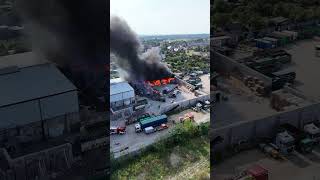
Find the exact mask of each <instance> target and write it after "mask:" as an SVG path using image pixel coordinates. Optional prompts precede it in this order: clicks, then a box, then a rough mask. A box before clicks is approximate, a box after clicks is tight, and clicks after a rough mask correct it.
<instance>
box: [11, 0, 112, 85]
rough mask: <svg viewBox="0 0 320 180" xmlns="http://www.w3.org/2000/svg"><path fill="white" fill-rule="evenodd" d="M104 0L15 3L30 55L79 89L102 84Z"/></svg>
mask: <svg viewBox="0 0 320 180" xmlns="http://www.w3.org/2000/svg"><path fill="white" fill-rule="evenodd" d="M106 3H107V2H106V1H105V0H16V4H15V5H16V9H17V11H18V12H19V13H20V16H21V18H22V19H23V24H24V26H25V30H26V33H27V34H28V35H29V37H30V40H31V42H32V45H33V47H32V48H33V51H38V52H41V53H42V54H44V55H45V57H46V58H47V59H48V60H49V61H52V62H55V63H56V64H57V65H58V66H59V67H60V68H62V69H63V70H64V72H65V74H66V75H67V76H68V78H69V79H71V80H73V82H74V83H75V85H76V86H77V87H78V88H79V89H88V88H96V89H98V88H102V87H103V85H104V84H103V82H106V74H107V72H106V69H105V67H106V65H107V64H109V62H108V61H107V54H108V51H109V49H108V48H107V43H108V42H107V36H108V33H107V27H108V26H109V25H108V24H107V20H106V18H107V5H106Z"/></svg>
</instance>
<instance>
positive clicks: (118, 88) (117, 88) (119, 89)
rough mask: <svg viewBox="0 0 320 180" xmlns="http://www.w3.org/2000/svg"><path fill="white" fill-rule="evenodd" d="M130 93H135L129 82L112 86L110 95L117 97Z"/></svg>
mask: <svg viewBox="0 0 320 180" xmlns="http://www.w3.org/2000/svg"><path fill="white" fill-rule="evenodd" d="M128 91H134V90H133V88H132V87H131V86H130V85H129V84H128V83H127V82H119V83H113V84H110V95H115V94H119V93H124V92H128Z"/></svg>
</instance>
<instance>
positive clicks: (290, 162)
mask: <svg viewBox="0 0 320 180" xmlns="http://www.w3.org/2000/svg"><path fill="white" fill-rule="evenodd" d="M285 158H286V160H283V161H279V160H275V159H272V158H271V157H268V156H267V155H266V154H264V153H262V152H261V151H260V150H258V149H254V150H249V151H243V152H241V153H239V154H237V155H235V156H233V157H232V158H230V159H227V160H225V161H224V162H223V163H221V164H219V165H215V166H213V167H212V168H211V171H212V178H213V179H215V180H224V179H227V178H230V177H235V176H236V175H238V174H239V173H240V172H242V171H244V170H245V169H247V168H249V167H250V166H252V165H254V164H258V165H260V166H262V167H264V168H265V169H267V170H268V172H269V179H272V180H283V179H291V180H301V179H311V180H317V179H320V171H319V169H320V146H318V147H317V148H316V149H315V150H313V152H312V153H309V154H305V155H303V154H300V153H298V152H294V153H293V154H292V155H288V156H286V157H285Z"/></svg>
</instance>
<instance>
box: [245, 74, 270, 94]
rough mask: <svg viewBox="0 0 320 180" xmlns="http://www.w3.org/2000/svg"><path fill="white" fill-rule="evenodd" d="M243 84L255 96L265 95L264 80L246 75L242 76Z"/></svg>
mask: <svg viewBox="0 0 320 180" xmlns="http://www.w3.org/2000/svg"><path fill="white" fill-rule="evenodd" d="M243 82H244V84H245V85H246V86H247V87H248V88H249V89H250V90H251V91H253V92H254V93H255V95H257V96H266V95H267V90H266V87H265V85H264V82H263V81H262V80H260V79H259V78H257V77H252V76H246V77H244V78H243Z"/></svg>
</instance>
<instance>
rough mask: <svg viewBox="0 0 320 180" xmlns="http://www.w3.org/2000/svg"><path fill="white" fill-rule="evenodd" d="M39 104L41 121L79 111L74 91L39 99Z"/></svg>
mask: <svg viewBox="0 0 320 180" xmlns="http://www.w3.org/2000/svg"><path fill="white" fill-rule="evenodd" d="M40 104H41V112H42V117H43V119H50V118H53V117H56V116H60V115H64V114H67V113H72V112H78V111H79V106H78V95H77V92H76V91H72V92H68V93H64V94H60V95H56V96H51V97H47V98H44V99H41V100H40Z"/></svg>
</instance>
